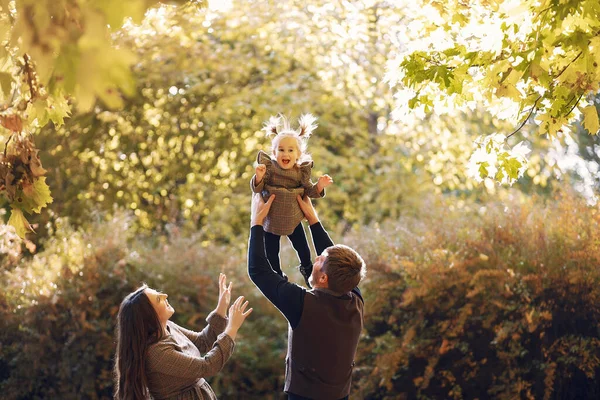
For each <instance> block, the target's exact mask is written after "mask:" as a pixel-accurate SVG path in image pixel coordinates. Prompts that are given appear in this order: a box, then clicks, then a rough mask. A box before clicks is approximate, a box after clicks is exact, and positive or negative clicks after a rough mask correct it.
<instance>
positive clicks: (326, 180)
mask: <svg viewBox="0 0 600 400" xmlns="http://www.w3.org/2000/svg"><path fill="white" fill-rule="evenodd" d="M332 183H333V178H332V177H330V176H329V175H327V174H325V175H323V176H322V177H320V178H319V180H318V181H317V192H319V193H321V192H322V191H323V190H325V188H326V187H327V186H329V185H331V184H332Z"/></svg>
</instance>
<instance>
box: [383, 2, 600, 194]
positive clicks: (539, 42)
mask: <svg viewBox="0 0 600 400" xmlns="http://www.w3.org/2000/svg"><path fill="white" fill-rule="evenodd" d="M418 6H420V8H421V11H420V12H419V15H420V17H419V18H416V19H415V21H413V24H412V26H411V28H412V29H414V30H416V33H415V35H416V36H418V37H419V39H418V40H414V41H410V42H409V43H408V44H407V45H406V47H405V48H403V49H402V50H403V51H402V52H401V53H400V54H399V55H398V56H397V57H395V58H393V60H392V61H390V64H389V73H388V80H389V81H390V83H391V85H392V86H394V87H396V88H397V93H396V96H397V98H398V103H397V108H396V113H397V117H398V118H400V117H402V116H403V115H406V113H407V112H408V111H409V110H420V111H421V112H425V113H426V112H431V111H435V112H436V113H443V112H447V111H448V110H456V109H460V110H473V109H474V108H475V107H478V106H479V107H484V108H485V109H487V110H489V111H490V112H491V113H492V114H493V115H495V116H498V117H500V118H503V119H509V120H511V121H513V122H514V123H515V124H517V125H518V127H517V129H516V130H514V132H512V133H509V134H503V133H499V132H497V133H495V135H496V136H495V138H494V139H491V138H480V139H479V140H477V141H476V144H477V145H478V147H479V148H480V150H481V151H479V153H477V154H476V155H474V157H473V158H472V159H471V162H472V163H473V164H474V166H472V167H471V170H472V171H476V173H475V175H476V176H478V177H479V178H480V179H483V178H486V177H492V178H494V179H496V180H497V181H500V182H508V183H512V182H514V181H515V180H516V179H517V178H518V177H520V176H521V175H522V173H523V172H524V170H525V163H526V159H525V158H524V157H523V148H522V146H520V147H519V148H518V151H516V152H515V151H514V149H513V150H511V149H509V148H507V146H506V145H505V144H504V145H499V146H490V143H491V142H496V143H497V142H498V136H497V135H502V136H504V137H505V138H508V137H510V136H512V135H513V134H515V133H516V132H517V131H519V130H520V129H521V128H522V127H523V126H524V125H525V124H526V123H527V121H529V120H530V117H532V116H535V122H536V124H537V133H538V134H539V135H542V134H548V135H549V136H550V137H556V136H558V135H559V134H560V133H562V132H563V131H566V130H567V129H569V125H570V124H572V123H573V122H575V121H576V120H578V119H579V118H580V117H581V116H583V126H584V127H585V128H586V129H587V131H588V132H589V133H590V134H594V135H595V134H597V133H598V128H599V123H598V112H597V109H596V106H595V105H594V103H593V96H594V94H595V93H596V92H597V91H598V89H599V86H598V85H599V82H600V68H599V66H598V64H599V63H600V3H598V2H597V1H595V0H584V1H581V0H572V1H560V2H557V1H551V0H541V1H508V0H507V1H504V0H478V1H472V2H463V1H458V0H453V1H435V0H423V1H421V2H419V3H418ZM483 153H485V154H487V155H488V156H489V157H487V159H486V158H485V157H481V155H482V154H483ZM492 163H494V165H493V168H491V169H490V168H489V167H488V166H491V164H492ZM486 164H487V165H486ZM492 170H493V171H494V173H491V172H490V171H492Z"/></svg>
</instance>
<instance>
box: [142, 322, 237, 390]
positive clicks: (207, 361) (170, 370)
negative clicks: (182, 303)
mask: <svg viewBox="0 0 600 400" xmlns="http://www.w3.org/2000/svg"><path fill="white" fill-rule="evenodd" d="M206 321H207V322H208V325H207V326H206V327H205V328H204V330H202V332H193V331H190V330H187V329H184V328H182V327H180V326H179V325H177V324H175V323H173V322H171V321H168V322H167V331H168V332H169V333H168V334H167V335H166V336H165V337H164V338H163V339H162V340H160V341H159V342H157V343H154V344H153V345H151V346H150V347H149V348H148V352H147V354H146V376H147V378H148V389H149V390H150V394H151V395H152V399H153V400H205V399H210V400H216V398H217V396H216V395H215V393H214V392H213V390H212V389H211V387H210V386H209V385H208V383H207V382H206V381H205V380H204V378H206V377H209V376H213V375H215V374H216V373H217V372H219V371H220V370H221V369H222V368H223V365H224V364H225V362H226V361H227V360H228V359H229V357H230V356H231V354H232V353H233V348H234V346H235V344H234V342H233V340H232V339H231V337H229V336H228V335H226V334H225V333H222V332H223V331H224V330H225V327H226V326H227V319H226V318H223V317H221V316H220V315H218V314H216V313H214V312H212V313H211V314H210V315H209V316H208V317H207V318H206Z"/></svg>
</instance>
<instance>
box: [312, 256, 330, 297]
mask: <svg viewBox="0 0 600 400" xmlns="http://www.w3.org/2000/svg"><path fill="white" fill-rule="evenodd" d="M326 259H327V250H325V251H324V252H323V253H321V255H320V256H317V258H315V262H314V263H313V270H312V274H310V276H309V277H308V283H310V286H312V287H320V288H325V289H326V288H327V287H328V284H327V274H325V273H324V272H323V264H324V263H325V260H326ZM324 279H325V280H324Z"/></svg>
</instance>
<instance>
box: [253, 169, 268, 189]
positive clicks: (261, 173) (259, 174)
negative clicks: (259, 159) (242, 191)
mask: <svg viewBox="0 0 600 400" xmlns="http://www.w3.org/2000/svg"><path fill="white" fill-rule="evenodd" d="M265 172H267V166H266V165H265V164H258V165H257V166H256V179H255V180H254V184H255V185H258V184H259V183H260V182H261V181H262V179H263V177H264V176H265Z"/></svg>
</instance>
